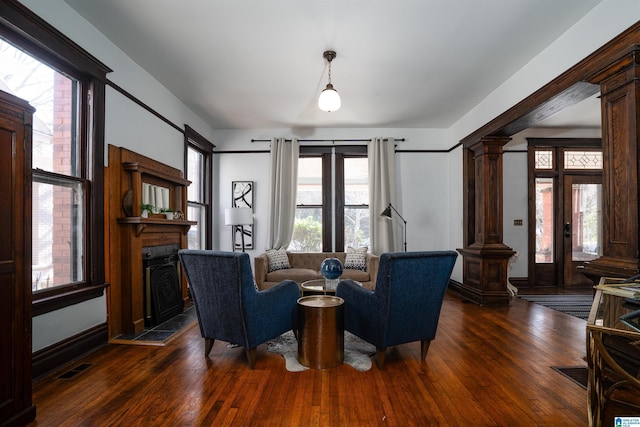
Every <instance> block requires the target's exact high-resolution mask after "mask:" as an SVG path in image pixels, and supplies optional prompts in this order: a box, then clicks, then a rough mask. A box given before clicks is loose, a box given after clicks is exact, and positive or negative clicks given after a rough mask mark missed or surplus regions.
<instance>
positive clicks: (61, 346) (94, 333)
mask: <svg viewBox="0 0 640 427" xmlns="http://www.w3.org/2000/svg"><path fill="white" fill-rule="evenodd" d="M108 342H109V328H108V325H107V324H106V323H103V324H101V325H98V326H95V327H93V328H91V329H87V330H86V331H83V332H81V333H79V334H77V335H74V336H72V337H69V338H67V339H66V340H63V341H60V342H57V343H55V344H54V345H52V346H49V347H47V348H43V349H42V350H38V351H36V352H35V353H33V354H32V356H31V360H32V369H33V374H32V378H33V379H38V378H40V377H42V376H44V375H46V374H49V373H51V372H53V371H55V370H58V369H60V368H62V367H64V366H66V365H69V364H71V363H72V362H73V361H75V360H77V359H79V358H80V357H82V356H85V355H87V354H89V353H93V352H94V351H96V350H98V349H100V348H102V347H106V346H107V344H108Z"/></svg>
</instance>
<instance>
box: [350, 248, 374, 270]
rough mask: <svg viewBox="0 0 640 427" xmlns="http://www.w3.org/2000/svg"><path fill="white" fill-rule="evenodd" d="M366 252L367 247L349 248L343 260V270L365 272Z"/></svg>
mask: <svg viewBox="0 0 640 427" xmlns="http://www.w3.org/2000/svg"><path fill="white" fill-rule="evenodd" d="M367 250H369V248H368V247H367V246H364V247H362V248H358V249H354V248H352V247H351V246H349V247H348V248H347V254H346V255H345V258H344V268H348V269H350V270H362V271H367V263H366V260H367Z"/></svg>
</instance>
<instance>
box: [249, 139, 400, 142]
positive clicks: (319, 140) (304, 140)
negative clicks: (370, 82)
mask: <svg viewBox="0 0 640 427" xmlns="http://www.w3.org/2000/svg"><path fill="white" fill-rule="evenodd" d="M393 140H394V141H396V142H403V141H404V138H393ZM285 141H287V142H288V141H291V139H285ZM369 141H371V138H369V139H299V140H298V142H369ZM251 142H271V140H270V139H252V140H251Z"/></svg>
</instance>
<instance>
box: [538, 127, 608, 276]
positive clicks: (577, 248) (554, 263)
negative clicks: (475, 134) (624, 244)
mask: <svg viewBox="0 0 640 427" xmlns="http://www.w3.org/2000/svg"><path fill="white" fill-rule="evenodd" d="M527 139H528V141H529V194H530V195H531V196H530V197H529V286H530V287H549V286H557V287H564V288H572V287H574V288H575V287H590V286H592V285H593V282H592V281H591V280H589V279H588V278H587V277H586V276H584V275H583V274H582V273H580V269H579V267H580V266H582V265H584V263H585V262H587V261H591V260H593V259H595V258H598V257H600V256H601V254H602V242H601V241H602V150H601V142H600V140H599V139H569V138H558V139H554V138H527Z"/></svg>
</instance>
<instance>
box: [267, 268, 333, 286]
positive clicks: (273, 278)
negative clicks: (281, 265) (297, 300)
mask: <svg viewBox="0 0 640 427" xmlns="http://www.w3.org/2000/svg"><path fill="white" fill-rule="evenodd" d="M313 279H322V276H321V275H320V272H318V271H315V270H311V269H308V268H287V269H283V270H277V271H271V272H269V273H267V282H281V281H283V280H293V281H294V282H296V283H298V284H301V283H302V282H305V281H307V280H313Z"/></svg>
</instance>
